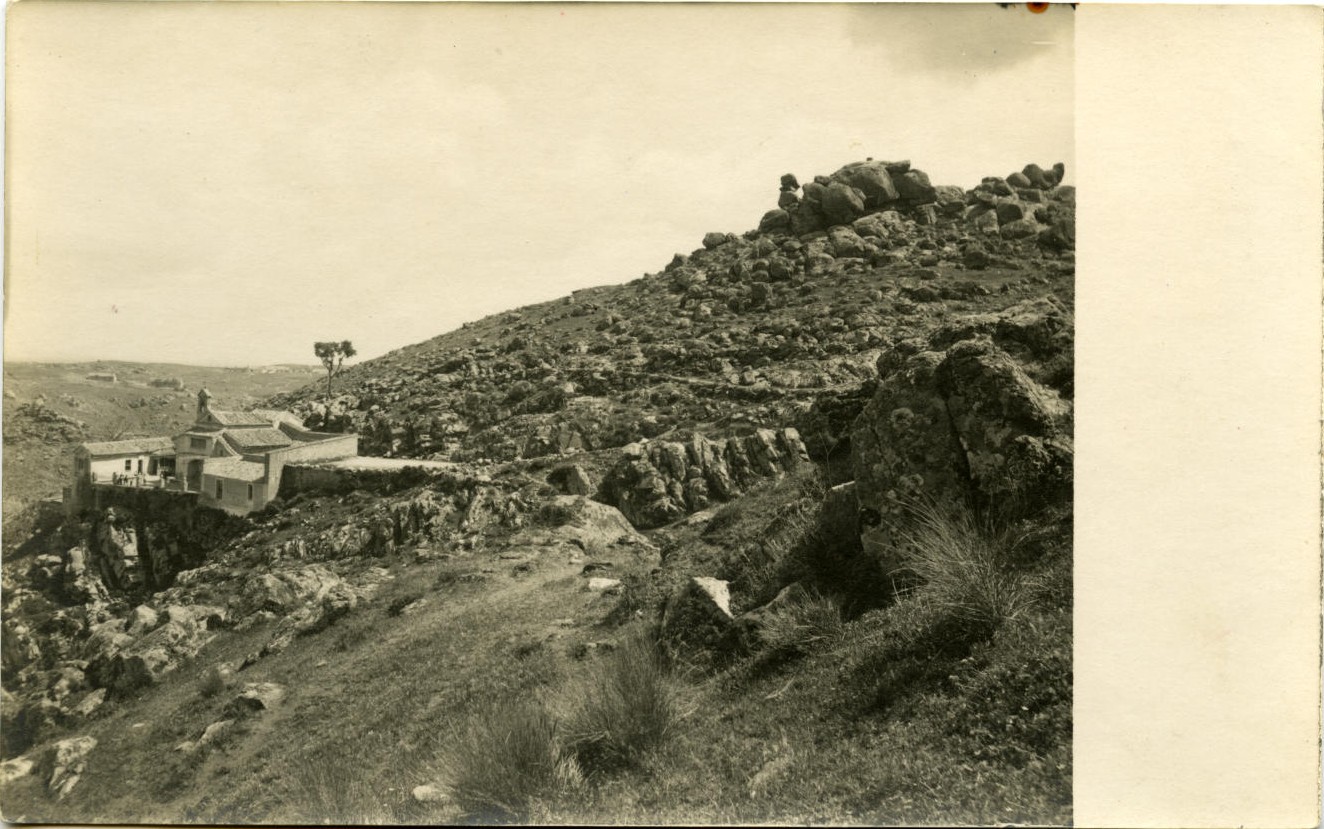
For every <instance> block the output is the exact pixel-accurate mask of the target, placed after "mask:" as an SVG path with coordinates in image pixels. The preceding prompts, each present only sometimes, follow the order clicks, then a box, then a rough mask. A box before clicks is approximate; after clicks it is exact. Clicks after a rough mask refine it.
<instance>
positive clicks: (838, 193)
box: [822, 181, 864, 225]
mask: <svg viewBox="0 0 1324 829" xmlns="http://www.w3.org/2000/svg"><path fill="white" fill-rule="evenodd" d="M822 205H823V215H824V216H826V217H827V220H828V221H829V222H830V223H831V224H834V225H846V224H850V223H851V222H853V221H855V219H856V218H858V217H859V216H860V214H862V213H864V194H863V193H862V192H861V191H860V190H857V189H856V188H854V187H851V186H850V185H848V184H843V183H842V182H840V181H834V182H832V183H831V184H829V185H828V186H827V189H826V191H825V192H824V193H823V201H822Z"/></svg>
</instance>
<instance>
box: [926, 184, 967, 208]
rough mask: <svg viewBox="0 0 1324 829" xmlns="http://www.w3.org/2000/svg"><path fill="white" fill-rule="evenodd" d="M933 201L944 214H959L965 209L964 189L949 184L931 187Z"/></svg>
mask: <svg viewBox="0 0 1324 829" xmlns="http://www.w3.org/2000/svg"><path fill="white" fill-rule="evenodd" d="M933 197H934V202H935V203H936V204H937V206H938V212H939V213H941V214H942V215H944V216H959V215H961V213H962V212H964V211H965V191H964V190H962V189H961V188H960V187H955V186H953V185H950V184H940V185H938V186H937V187H934V188H933Z"/></svg>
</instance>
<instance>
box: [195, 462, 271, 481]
mask: <svg viewBox="0 0 1324 829" xmlns="http://www.w3.org/2000/svg"><path fill="white" fill-rule="evenodd" d="M202 474H204V475H211V476H213V477H216V478H226V479H228V480H231V481H260V480H262V478H263V476H265V475H266V474H267V469H266V467H265V466H264V465H262V464H260V463H254V462H253V461H244V460H239V459H238V458H208V459H207V460H206V461H204V462H203V464H202Z"/></svg>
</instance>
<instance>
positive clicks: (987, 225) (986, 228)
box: [974, 210, 998, 235]
mask: <svg viewBox="0 0 1324 829" xmlns="http://www.w3.org/2000/svg"><path fill="white" fill-rule="evenodd" d="M974 225H975V230H977V231H979V232H980V233H984V234H988V235H996V234H997V232H998V214H997V213H996V212H995V211H993V210H988V211H985V212H983V213H980V214H979V215H977V216H976V217H975V219H974Z"/></svg>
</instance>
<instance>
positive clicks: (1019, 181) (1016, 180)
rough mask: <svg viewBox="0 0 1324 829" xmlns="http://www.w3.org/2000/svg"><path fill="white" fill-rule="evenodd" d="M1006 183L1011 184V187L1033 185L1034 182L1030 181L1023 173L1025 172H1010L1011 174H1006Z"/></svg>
mask: <svg viewBox="0 0 1324 829" xmlns="http://www.w3.org/2000/svg"><path fill="white" fill-rule="evenodd" d="M1007 184H1009V185H1011V186H1012V187H1033V186H1034V184H1033V183H1032V182H1031V181H1030V179H1029V177H1028V176H1026V175H1025V173H1012V174H1011V175H1009V176H1007Z"/></svg>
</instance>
